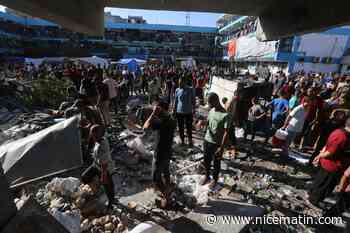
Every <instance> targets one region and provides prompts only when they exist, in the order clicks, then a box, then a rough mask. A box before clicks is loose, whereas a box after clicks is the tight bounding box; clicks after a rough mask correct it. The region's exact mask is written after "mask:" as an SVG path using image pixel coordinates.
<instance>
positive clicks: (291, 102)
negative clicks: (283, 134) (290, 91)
mask: <svg viewBox="0 0 350 233" xmlns="http://www.w3.org/2000/svg"><path fill="white" fill-rule="evenodd" d="M298 105H299V99H298V97H297V96H295V95H294V96H293V97H292V98H291V99H290V100H289V109H293V108H295V107H296V106H298Z"/></svg>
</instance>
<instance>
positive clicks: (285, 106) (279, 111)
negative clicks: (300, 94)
mask: <svg viewBox="0 0 350 233" xmlns="http://www.w3.org/2000/svg"><path fill="white" fill-rule="evenodd" d="M279 96H280V97H279V98H276V99H273V100H272V101H271V103H270V104H269V105H270V106H271V107H272V129H273V130H274V131H275V130H277V129H279V128H281V127H282V126H283V123H284V121H285V119H286V116H287V113H288V110H289V102H288V100H287V99H286V97H285V94H284V93H280V94H279ZM273 133H274V132H273Z"/></svg>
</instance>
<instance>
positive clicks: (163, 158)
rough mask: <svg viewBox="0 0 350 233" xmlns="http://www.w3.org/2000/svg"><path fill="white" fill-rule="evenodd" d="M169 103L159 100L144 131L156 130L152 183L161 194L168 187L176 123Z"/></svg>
mask: <svg viewBox="0 0 350 233" xmlns="http://www.w3.org/2000/svg"><path fill="white" fill-rule="evenodd" d="M168 111H169V103H167V102H166V101H164V100H159V101H158V102H157V103H156V106H154V108H153V112H152V114H151V115H150V116H149V118H148V119H147V121H146V122H145V124H144V125H143V128H144V129H153V130H156V131H157V132H158V133H157V140H156V151H155V156H154V159H153V183H154V186H155V188H156V189H158V190H159V191H161V192H162V193H163V194H164V193H165V192H166V189H167V188H169V185H170V171H169V166H170V159H171V156H172V144H173V140H174V132H175V128H176V122H175V120H174V119H173V118H172V117H171V115H170V114H169V112H168Z"/></svg>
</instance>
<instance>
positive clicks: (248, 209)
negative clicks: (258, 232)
mask: <svg viewBox="0 0 350 233" xmlns="http://www.w3.org/2000/svg"><path fill="white" fill-rule="evenodd" d="M264 214H265V210H264V209H263V208H260V207H258V206H254V205H248V204H246V203H241V202H234V201H230V200H210V201H209V202H208V204H207V206H202V207H197V208H195V209H194V210H193V212H190V213H189V214H188V215H186V216H185V217H181V218H178V219H175V220H174V221H172V225H171V232H172V233H184V232H186V233H214V232H215V233H239V232H241V231H242V230H243V229H244V228H245V227H246V226H247V224H234V223H231V224H225V223H224V216H247V217H259V216H263V215H264ZM213 216H214V217H213Z"/></svg>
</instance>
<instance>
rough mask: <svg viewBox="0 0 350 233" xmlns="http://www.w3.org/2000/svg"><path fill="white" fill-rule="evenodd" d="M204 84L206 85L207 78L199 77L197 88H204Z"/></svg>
mask: <svg viewBox="0 0 350 233" xmlns="http://www.w3.org/2000/svg"><path fill="white" fill-rule="evenodd" d="M204 86H205V79H204V78H199V79H197V82H196V88H204Z"/></svg>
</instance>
